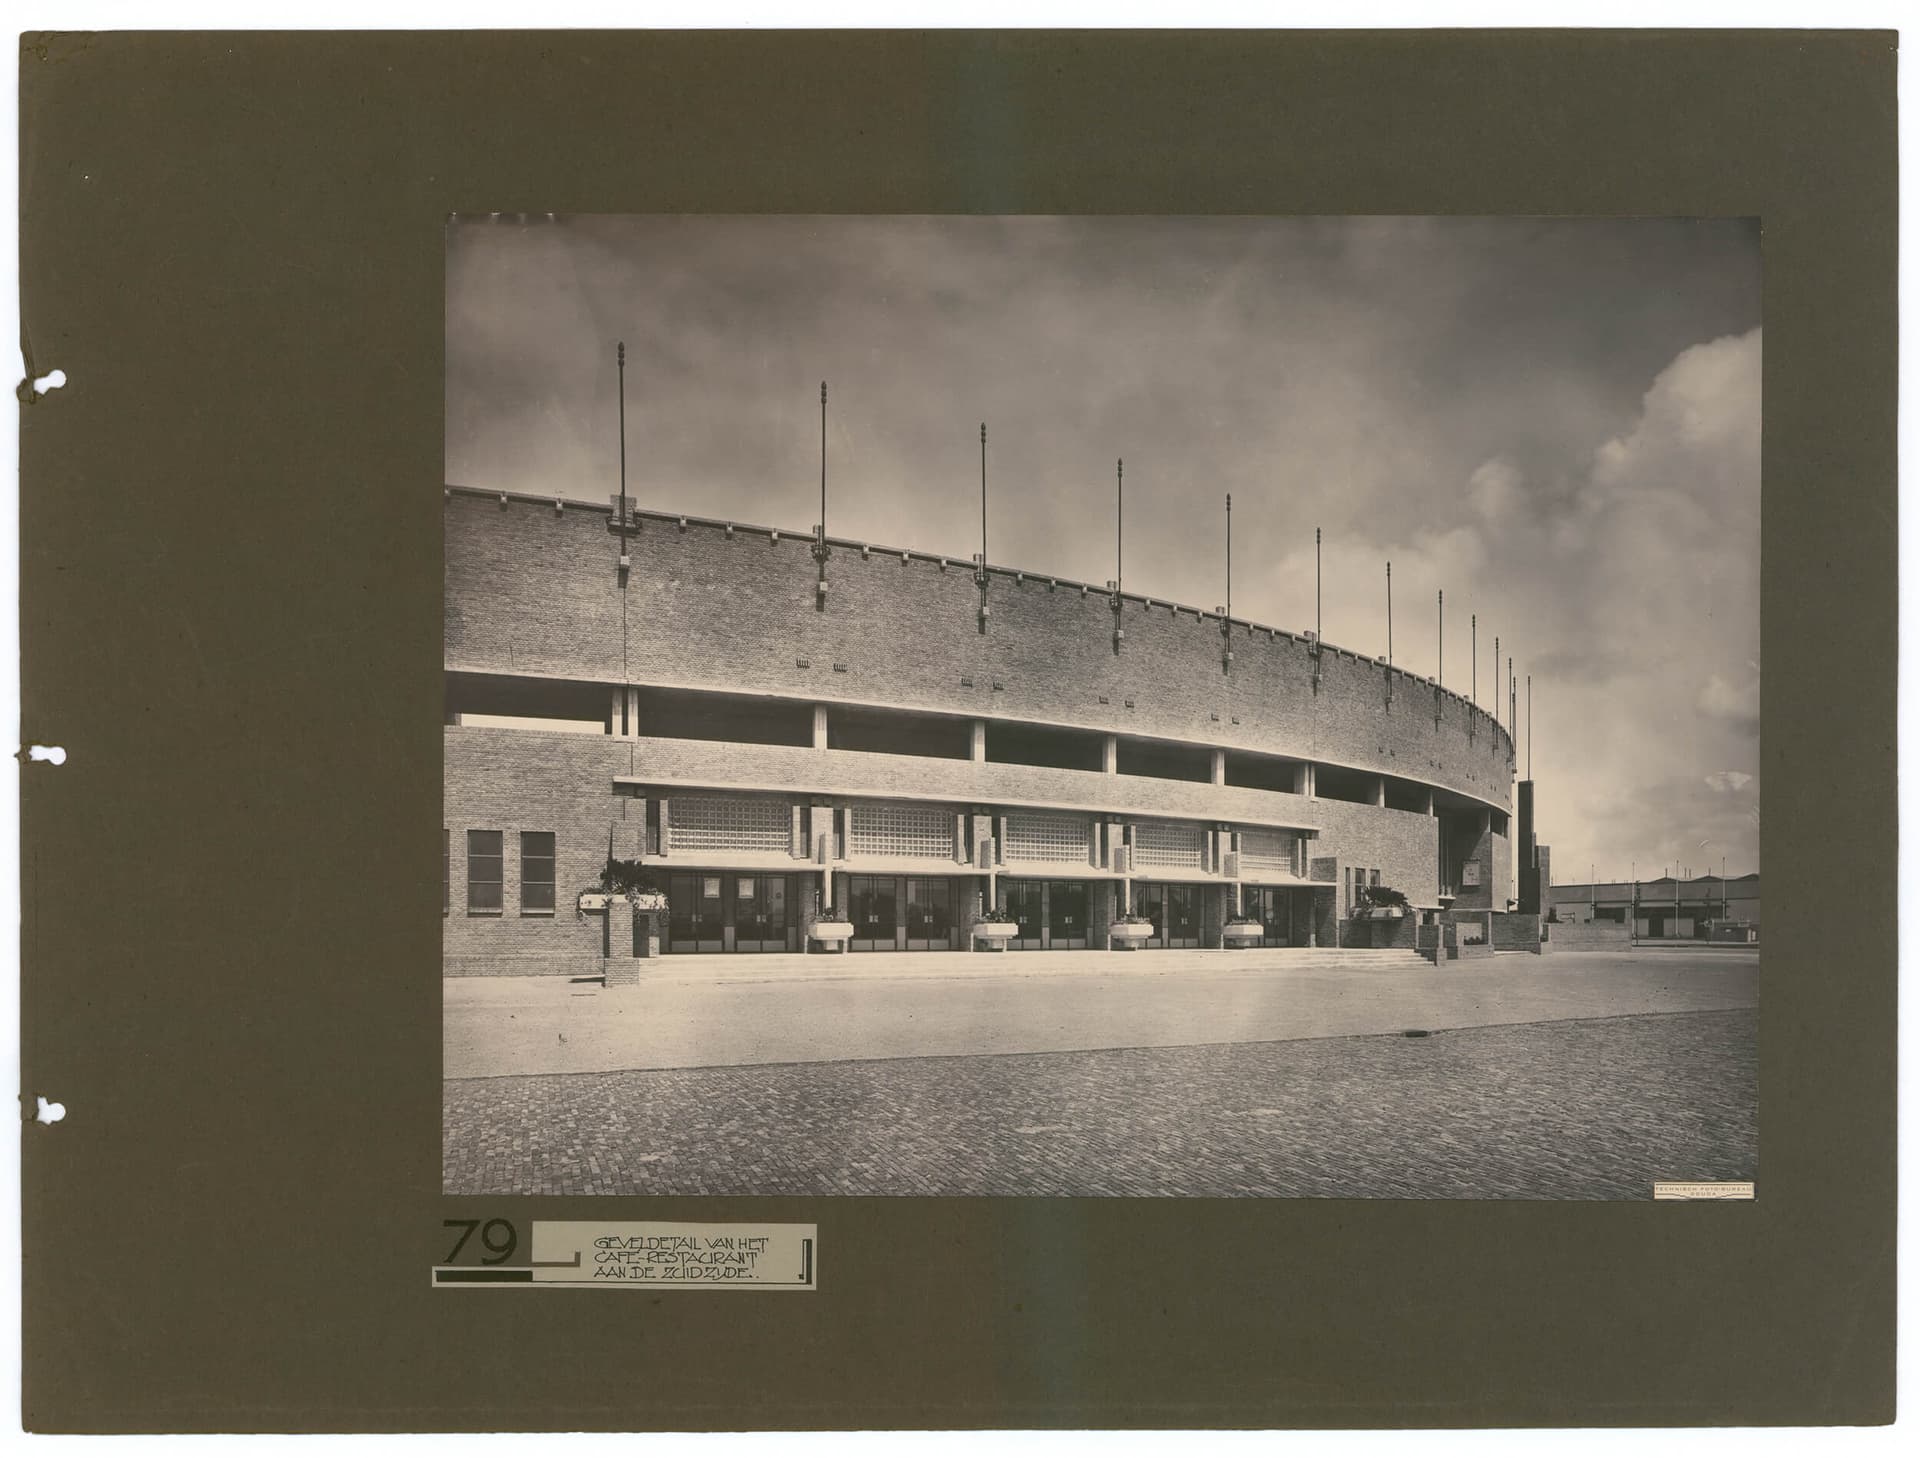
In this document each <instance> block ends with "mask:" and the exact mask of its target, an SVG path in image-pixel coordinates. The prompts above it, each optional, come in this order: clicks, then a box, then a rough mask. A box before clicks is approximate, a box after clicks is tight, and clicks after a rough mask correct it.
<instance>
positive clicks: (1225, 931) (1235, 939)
mask: <svg viewBox="0 0 1920 1458" xmlns="http://www.w3.org/2000/svg"><path fill="white" fill-rule="evenodd" d="M1266 934H1267V929H1266V928H1265V927H1264V926H1262V925H1261V924H1260V923H1259V922H1257V921H1247V920H1240V921H1230V922H1228V923H1227V924H1226V925H1225V926H1223V927H1221V928H1220V939H1221V940H1222V941H1224V942H1225V943H1226V944H1227V945H1228V946H1230V947H1250V946H1252V945H1253V944H1254V943H1256V942H1258V941H1259V940H1260V939H1261V938H1262V937H1264V936H1265V935H1266Z"/></svg>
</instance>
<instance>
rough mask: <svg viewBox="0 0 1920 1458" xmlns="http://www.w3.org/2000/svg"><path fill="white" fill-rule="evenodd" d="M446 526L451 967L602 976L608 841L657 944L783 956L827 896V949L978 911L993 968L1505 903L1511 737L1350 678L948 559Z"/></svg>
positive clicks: (710, 534)
mask: <svg viewBox="0 0 1920 1458" xmlns="http://www.w3.org/2000/svg"><path fill="white" fill-rule="evenodd" d="M444 510H445V523H446V588H445V614H446V622H445V627H446V639H445V641H446V657H445V667H446V728H445V750H446V760H445V800H444V816H445V825H444V831H445V887H444V895H443V909H444V911H445V913H446V935H445V966H446V972H447V973H448V975H495V974H538V973H567V972H583V971H593V970H597V968H598V959H599V955H600V950H601V926H602V918H600V917H599V916H596V915H591V914H586V913H582V912H580V911H579V910H578V909H577V898H578V895H579V893H580V892H582V891H584V890H587V889H589V888H591V887H593V886H594V885H595V884H596V883H597V881H598V878H599V875H600V872H601V869H602V866H603V865H604V863H605V861H606V858H607V855H608V851H609V846H611V850H612V853H613V854H614V855H615V856H617V857H619V858H621V859H623V860H642V861H644V862H645V863H646V865H647V868H648V870H649V872H650V873H651V874H653V875H654V876H655V877H656V879H657V881H658V883H659V885H660V886H661V887H662V888H663V889H665V890H666V891H667V892H668V897H669V902H670V907H671V912H670V918H669V927H668V938H667V944H666V946H665V947H664V948H663V950H664V951H666V952H669V953H682V952H685V953H696V952H702V951H736V952H738V951H798V950H802V949H803V946H804V938H805V928H806V926H807V924H808V922H809V920H810V919H811V917H812V915H813V913H814V912H815V911H816V910H817V909H818V908H819V907H820V906H821V905H822V904H823V902H824V903H825V904H828V905H831V906H833V907H834V908H836V909H837V910H838V911H840V912H841V913H842V914H844V915H848V916H850V917H851V919H852V920H853V922H854V924H855V929H856V938H855V940H854V942H853V943H852V948H851V949H852V950H854V951H865V950H878V949H883V948H884V949H897V950H903V951H911V950H921V949H934V948H944V947H955V948H958V947H962V946H964V945H965V944H966V942H967V938H968V927H969V925H970V924H971V922H972V920H973V918H974V916H975V914H976V913H977V912H979V911H980V910H981V909H982V908H983V907H991V906H994V905H996V904H1000V905H1004V906H1005V907H1006V908H1007V911H1008V913H1009V915H1010V916H1011V917H1012V919H1014V920H1015V921H1016V922H1017V923H1018V926H1019V935H1018V936H1017V937H1016V938H1015V939H1014V941H1013V943H1012V947H1013V948H1014V949H1015V950H1016V951H1017V950H1023V949H1029V948H1039V947H1055V948H1074V947H1090V948H1099V947H1104V946H1106V945H1107V926H1108V923H1109V922H1110V921H1111V920H1112V919H1113V918H1114V917H1115V916H1116V915H1117V914H1118V913H1119V912H1120V911H1121V910H1122V909H1124V908H1125V907H1127V906H1129V905H1131V906H1132V907H1133V908H1134V909H1135V910H1136V911H1137V912H1139V913H1142V914H1144V915H1146V916H1148V917H1149V918H1151V919H1152V921H1153V922H1154V932H1155V935H1154V937H1153V939H1152V940H1151V941H1150V942H1149V943H1148V945H1159V946H1213V947H1217V946H1220V945H1221V929H1222V927H1223V925H1224V924H1225V923H1226V922H1227V921H1228V920H1230V919H1231V918H1232V917H1233V916H1234V915H1235V913H1236V912H1239V913H1241V914H1244V915H1248V916H1251V917H1253V918H1254V919H1256V920H1258V921H1259V922H1260V923H1261V924H1262V930H1263V933H1264V935H1263V937H1262V942H1263V944H1265V945H1277V946H1309V945H1318V946H1333V945H1336V943H1337V942H1338V941H1339V940H1340V939H1341V938H1342V937H1343V936H1350V935H1351V933H1349V932H1346V931H1343V928H1342V922H1343V918H1345V916H1346V914H1347V912H1348V911H1349V910H1350V909H1351V907H1352V905H1353V903H1354V901H1355V899H1356V897H1357V895H1358V887H1360V886H1363V885H1367V884H1381V885H1387V886H1392V887H1395V888H1397V889H1399V890H1401V891H1403V892H1404V893H1405V894H1406V896H1407V898H1408V900H1409V901H1410V902H1411V903H1412V904H1413V905H1414V906H1416V907H1419V908H1423V909H1424V908H1436V907H1439V906H1440V905H1442V898H1443V897H1449V898H1451V904H1452V905H1453V906H1454V907H1456V908H1457V909H1459V910H1462V911H1466V910H1475V909H1479V910H1487V909H1492V910H1498V909H1503V908H1504V907H1505V906H1506V905H1507V901H1508V899H1509V898H1510V897H1511V895H1512V894H1513V891H1512V885H1511V871H1510V868H1511V854H1510V841H1509V836H1510V828H1509V815H1510V805H1511V792H1512V786H1513V775H1514V758H1513V743H1512V740H1511V738H1510V736H1509V734H1508V733H1507V731H1506V729H1505V728H1503V727H1502V726H1501V725H1500V724H1499V722H1498V720H1497V718H1496V717H1495V716H1494V715H1492V714H1489V713H1488V712H1486V711H1484V710H1482V709H1479V708H1477V707H1475V706H1474V705H1473V704H1472V703H1470V702H1468V701H1467V700H1466V699H1465V698H1463V697H1462V696H1460V695H1458V694H1455V693H1453V692H1451V691H1448V690H1444V689H1441V688H1440V687H1438V686H1437V685H1436V684H1434V683H1433V682H1432V681H1431V680H1429V679H1423V678H1418V677H1415V676H1413V675H1410V674H1407V673H1404V672H1401V671H1399V670H1397V669H1388V668H1387V667H1385V666H1384V665H1383V664H1381V663H1379V662H1378V661H1376V660H1374V659H1372V658H1367V657H1363V656H1359V655H1356V654H1354V653H1351V652H1348V651H1345V650H1342V649H1338V648H1335V647H1333V646H1332V645H1326V646H1325V647H1324V648H1323V649H1318V650H1317V649H1316V645H1315V644H1314V643H1313V641H1312V639H1311V638H1310V637H1309V636H1302V635H1297V634H1292V633H1287V632H1284V631H1280V630H1277V629H1271V628H1266V627H1261V626H1258V625H1256V624H1253V623H1249V622H1246V621H1244V620H1241V619H1234V620H1233V621H1232V622H1231V623H1223V621H1222V618H1221V617H1220V616H1219V615H1218V614H1215V613H1203V612H1200V611H1198V610H1196V609H1193V608H1189V607H1183V606H1179V605H1176V604H1172V603H1168V602H1164V601H1160V600H1157V599H1153V598H1147V597H1142V596H1139V595H1136V594H1133V593H1128V594H1126V595H1125V596H1124V597H1121V598H1120V599H1118V601H1117V604H1116V599H1115V597H1114V595H1113V594H1111V593H1110V592H1109V591H1108V590H1107V589H1106V588H1104V587H1102V586H1097V585H1094V586H1090V585H1087V584H1082V583H1077V582H1068V581H1065V580H1063V579H1056V578H1050V577H1047V576H1044V575H1036V574H1034V573H1031V572H1019V571H1015V570H1012V569H1007V568H1000V567H992V568H989V569H988V570H987V571H986V573H985V575H984V581H983V580H982V577H981V575H980V574H979V572H978V570H977V565H976V563H975V562H974V561H972V560H971V559H967V558H960V559H949V558H941V557H937V556H929V555H927V554H925V553H920V552H904V551H900V550H897V549H888V548H883V547H879V546H875V545H871V544H865V543H861V542H857V541H846V540H841V539H838V538H832V539H829V540H828V542H827V543H826V547H827V551H826V553H825V559H824V560H822V554H821V553H820V552H819V550H818V545H819V544H818V543H816V540H815V538H814V537H812V536H810V535H807V534H804V533H802V534H795V533H791V532H786V531H780V530H774V529H770V528H765V527H753V526H746V525H741V524H735V523H727V522H719V521H710V520H702V519H697V518H692V517H676V516H672V515H662V514H659V513H654V512H631V513H630V515H629V516H628V518H627V519H626V521H625V522H624V523H622V522H621V521H620V520H619V518H618V510H617V508H615V507H596V506H593V505H589V504H584V503H578V502H571V501H567V502H560V501H556V500H554V499H553V498H550V497H544V498H543V497H530V496H524V495H516V494H512V493H507V494H502V493H499V492H485V491H474V490H469V489H466V488H461V487H448V488H447V490H446V493H445V502H444ZM623 527H624V530H623ZM623 547H624V550H625V551H626V553H627V554H628V558H629V562H630V566H629V567H627V568H625V569H622V568H621V567H620V565H619V559H620V554H621V552H622V550H623ZM823 582H824V584H825V590H824V591H823V590H822V586H821V584H822V583H823ZM983 606H984V608H985V611H984V612H983V611H982V609H983ZM502 719H506V720H512V721H516V724H517V727H501V726H500V725H499V724H498V723H497V722H493V721H498V720H502ZM477 721H478V722H477ZM542 721H546V722H551V723H553V724H554V725H555V727H554V728H553V729H551V730H543V729H541V728H537V727H531V728H530V727H523V726H525V725H527V724H538V723H540V722H542ZM583 721H585V722H589V723H597V724H598V726H599V732H598V733H597V734H582V733H579V732H561V730H560V728H559V725H560V724H561V723H562V722H564V723H566V724H569V725H571V726H572V728H573V729H577V728H578V727H579V725H580V724H581V723H582V722H583Z"/></svg>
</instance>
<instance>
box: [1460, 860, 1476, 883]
mask: <svg viewBox="0 0 1920 1458" xmlns="http://www.w3.org/2000/svg"><path fill="white" fill-rule="evenodd" d="M1460 884H1461V885H1462V886H1478V885H1479V884H1480V862H1478V861H1468V862H1467V863H1466V864H1465V865H1464V866H1462V867H1461V868H1460Z"/></svg>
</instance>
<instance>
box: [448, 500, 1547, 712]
mask: <svg viewBox="0 0 1920 1458" xmlns="http://www.w3.org/2000/svg"><path fill="white" fill-rule="evenodd" d="M445 493H446V495H447V496H453V495H456V494H458V495H461V496H481V497H489V498H491V499H493V500H496V501H500V502H502V503H505V502H508V501H521V502H526V503H528V504H529V505H533V506H557V507H561V508H562V509H570V510H575V511H595V512H599V513H600V514H601V515H602V516H605V517H608V518H609V519H611V518H612V516H613V503H612V502H610V501H607V502H600V501H583V500H581V499H580V498H579V497H575V496H545V495H541V494H539V493H537V492H532V491H502V490H499V489H496V488H490V487H485V486H460V485H456V484H454V483H453V482H451V481H449V482H447V483H445ZM628 515H629V516H631V517H637V518H639V519H641V520H644V521H657V522H664V523H666V524H668V525H671V526H676V527H686V526H700V527H716V528H719V529H720V530H722V531H736V532H751V533H753V534H755V535H757V536H769V537H792V538H794V539H795V540H797V541H805V542H811V541H813V540H814V534H813V533H812V532H811V531H793V530H789V529H788V528H786V527H770V526H760V525H758V524H756V523H753V522H744V521H728V520H726V519H725V518H723V517H717V516H695V515H693V514H691V513H687V512H674V511H660V510H657V509H655V508H651V507H642V506H637V505H630V506H629V509H628ZM827 545H828V546H830V547H845V548H847V549H848V550H849V551H854V552H861V553H866V554H869V555H871V554H874V553H878V554H879V555H881V556H887V557H898V558H900V559H901V560H902V561H913V560H916V559H917V560H919V561H922V562H932V563H934V564H936V565H938V566H941V567H945V566H948V565H954V566H960V567H965V568H967V569H968V570H969V571H972V570H974V569H976V568H978V567H979V566H980V564H979V562H978V561H977V560H976V559H975V558H974V557H971V556H967V557H955V556H943V555H942V554H941V553H939V552H923V551H920V550H918V549H917V548H912V547H889V546H885V545H883V544H882V543H879V542H863V541H860V540H859V539H857V538H854V537H835V536H829V537H828V538H827ZM985 570H986V571H987V572H989V573H992V574H996V575H998V576H1001V577H1005V578H1007V579H1009V580H1012V581H1018V582H1024V581H1026V580H1027V579H1028V578H1031V579H1033V580H1034V581H1035V582H1044V583H1046V584H1048V585H1049V586H1053V587H1065V588H1071V589H1073V590H1074V591H1076V592H1077V591H1080V590H1082V589H1084V590H1085V591H1087V592H1097V593H1099V594H1100V595H1101V596H1102V597H1113V596H1114V595H1115V594H1114V591H1113V589H1112V588H1110V587H1107V586H1106V585H1105V584H1103V583H1095V582H1081V581H1079V580H1077V579H1074V578H1068V577H1057V576H1055V575H1053V574H1052V573H1049V572H1034V571H1030V570H1028V569H1027V568H1024V567H1002V566H998V565H996V564H994V563H991V562H989V563H987V564H986V567H985ZM1119 597H1120V599H1121V601H1123V602H1137V603H1139V604H1141V606H1143V607H1147V608H1154V607H1164V608H1166V609H1167V610H1169V611H1170V612H1172V613H1173V614H1174V616H1176V617H1178V616H1179V615H1180V614H1181V613H1191V614H1192V615H1193V616H1194V617H1195V618H1197V619H1199V620H1200V621H1202V622H1204V621H1206V620H1207V619H1208V618H1212V619H1214V620H1215V621H1216V622H1217V621H1220V620H1221V619H1222V618H1223V617H1224V616H1225V615H1224V614H1222V613H1217V612H1206V611H1204V610H1202V609H1200V608H1197V607H1191V606H1189V605H1188V604H1186V603H1183V602H1174V601H1173V600H1172V599H1171V598H1164V597H1153V596H1151V595H1149V594H1147V593H1142V592H1122V593H1120V594H1119ZM1227 621H1228V623H1229V624H1230V625H1231V626H1233V627H1244V628H1245V629H1246V630H1247V632H1248V633H1249V634H1252V633H1266V634H1268V635H1269V636H1270V637H1278V638H1287V639H1291V640H1292V641H1293V642H1296V643H1311V642H1312V641H1313V635H1312V634H1311V633H1310V632H1301V633H1295V632H1292V631H1290V630H1289V629H1286V628H1276V627H1273V626H1272V625H1270V624H1267V623H1256V622H1254V621H1253V620H1252V619H1251V618H1242V617H1234V618H1231V619H1227ZM1320 646H1321V648H1322V649H1323V650H1324V651H1326V652H1328V653H1331V654H1334V655H1335V656H1336V657H1341V658H1350V659H1352V660H1353V661H1354V662H1356V663H1369V664H1373V665H1375V666H1377V667H1381V668H1385V669H1386V671H1387V673H1388V674H1390V675H1396V676H1398V677H1400V678H1404V679H1409V680H1411V681H1413V682H1415V683H1420V684H1425V685H1427V686H1429V687H1431V688H1433V689H1435V690H1437V691H1438V692H1439V693H1441V694H1443V695H1445V696H1446V697H1447V698H1450V699H1452V700H1454V702H1456V703H1458V704H1460V705H1461V706H1462V707H1464V708H1466V709H1469V710H1471V711H1472V712H1474V713H1476V714H1479V715H1480V716H1481V717H1482V718H1484V719H1486V720H1487V721H1488V722H1489V723H1491V724H1492V725H1493V727H1494V728H1495V729H1497V730H1499V731H1500V732H1501V733H1502V734H1506V733H1507V726H1506V725H1505V724H1503V723H1501V722H1500V717H1499V715H1497V714H1495V713H1493V712H1491V711H1490V710H1488V709H1486V708H1484V707H1483V706H1481V705H1479V704H1476V703H1475V702H1473V700H1471V699H1469V698H1468V697H1467V696H1466V695H1465V694H1463V693H1460V692H1459V691H1458V690H1456V689H1450V688H1447V687H1445V686H1444V685H1442V684H1438V683H1435V682H1434V680H1433V679H1431V678H1428V677H1427V676H1426V675H1425V674H1419V673H1409V672H1408V671H1407V670H1406V669H1404V668H1401V667H1398V666H1397V665H1392V664H1388V663H1386V662H1385V661H1384V655H1375V654H1368V653H1362V652H1360V651H1359V650H1358V649H1354V648H1342V647H1341V646H1340V645H1339V644H1338V643H1329V642H1322V643H1321V645H1320ZM1508 740H1509V743H1511V741H1512V736H1511V735H1508Z"/></svg>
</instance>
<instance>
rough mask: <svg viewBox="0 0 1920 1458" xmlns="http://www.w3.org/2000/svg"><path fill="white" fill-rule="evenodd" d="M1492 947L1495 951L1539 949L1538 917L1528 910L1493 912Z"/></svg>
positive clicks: (1535, 950) (1530, 950)
mask: <svg viewBox="0 0 1920 1458" xmlns="http://www.w3.org/2000/svg"><path fill="white" fill-rule="evenodd" d="M1493 948H1494V950H1495V951H1496V952H1537V951H1539V950H1540V918H1539V917H1538V916H1537V915H1536V914H1534V913H1533V912H1530V911H1496V912H1494V913H1493Z"/></svg>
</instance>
